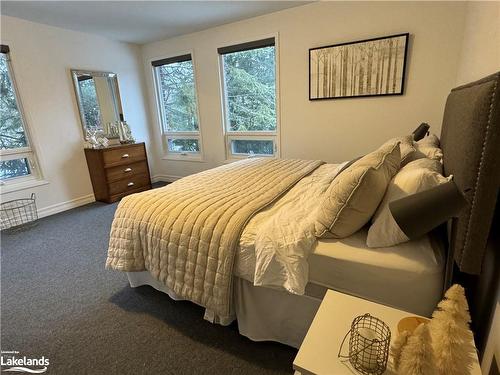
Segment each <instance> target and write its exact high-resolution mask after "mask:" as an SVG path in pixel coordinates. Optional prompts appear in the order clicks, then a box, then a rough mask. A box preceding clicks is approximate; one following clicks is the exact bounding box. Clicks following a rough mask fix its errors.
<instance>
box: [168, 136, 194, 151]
mask: <svg viewBox="0 0 500 375" xmlns="http://www.w3.org/2000/svg"><path fill="white" fill-rule="evenodd" d="M168 149H169V151H173V152H200V146H199V144H198V140H197V139H182V138H176V139H169V140H168Z"/></svg>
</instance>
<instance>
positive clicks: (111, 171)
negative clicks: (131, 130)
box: [85, 143, 151, 203]
mask: <svg viewBox="0 0 500 375" xmlns="http://www.w3.org/2000/svg"><path fill="white" fill-rule="evenodd" d="M85 157H86V159H87V165H88V167H89V172H90V179H91V180H92V187H93V188H94V195H95V199H96V200H98V201H101V202H107V203H111V202H116V201H117V200H120V199H121V198H123V197H124V196H126V195H129V194H133V193H138V192H140V191H144V190H149V189H151V178H150V176H149V167H148V158H147V155H146V146H145V144H144V143H133V144H127V145H118V146H110V147H106V148H99V149H90V148H86V149H85Z"/></svg>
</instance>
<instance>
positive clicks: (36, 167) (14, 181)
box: [0, 44, 48, 194]
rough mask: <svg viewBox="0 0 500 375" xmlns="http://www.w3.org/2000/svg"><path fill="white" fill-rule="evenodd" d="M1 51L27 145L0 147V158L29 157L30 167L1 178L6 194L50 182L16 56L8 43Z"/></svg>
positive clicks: (0, 190) (2, 189)
mask: <svg viewBox="0 0 500 375" xmlns="http://www.w3.org/2000/svg"><path fill="white" fill-rule="evenodd" d="M1 53H2V54H5V55H6V57H7V58H6V61H7V72H8V75H9V79H10V82H11V84H12V89H13V91H14V96H15V99H16V104H17V108H18V111H19V116H20V118H21V123H22V127H23V131H24V135H25V137H26V146H25V147H18V148H12V149H5V150H1V149H0V160H1V161H9V160H17V159H27V161H28V167H29V169H30V173H29V174H28V175H26V176H17V177H10V178H7V179H5V180H0V192H1V193H2V194H4V193H10V192H14V191H17V190H22V189H27V188H31V187H34V186H38V185H44V184H47V183H48V182H47V181H44V180H43V174H42V171H41V168H40V163H39V161H38V157H37V151H36V150H37V147H36V146H35V145H34V141H33V133H32V131H31V127H30V121H29V120H28V114H27V112H26V110H25V107H24V105H23V99H22V98H21V94H20V92H19V91H20V90H19V85H18V83H17V80H16V73H15V69H14V66H13V65H14V64H13V60H14V58H13V54H12V50H11V49H10V47H9V45H8V44H2V45H1Z"/></svg>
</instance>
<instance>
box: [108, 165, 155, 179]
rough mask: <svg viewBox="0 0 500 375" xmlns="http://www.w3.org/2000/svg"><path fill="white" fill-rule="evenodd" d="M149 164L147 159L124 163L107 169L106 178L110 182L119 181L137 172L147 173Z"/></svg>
mask: <svg viewBox="0 0 500 375" xmlns="http://www.w3.org/2000/svg"><path fill="white" fill-rule="evenodd" d="M147 173H148V164H147V163H146V161H139V162H137V163H132V164H130V163H129V164H123V165H118V166H116V167H111V168H107V169H106V180H107V181H108V182H114V181H118V180H121V179H124V178H130V177H131V176H134V175H137V174H147Z"/></svg>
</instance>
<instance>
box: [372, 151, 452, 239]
mask: <svg viewBox="0 0 500 375" xmlns="http://www.w3.org/2000/svg"><path fill="white" fill-rule="evenodd" d="M442 169H443V166H442V164H441V162H439V161H438V160H432V159H428V158H421V159H417V160H415V161H412V162H410V163H408V164H407V165H405V166H404V167H403V168H401V170H400V171H399V172H398V173H397V174H396V175H395V176H394V178H393V179H392V180H391V182H389V186H388V187H387V191H386V193H385V195H384V198H383V199H382V202H381V203H380V206H379V207H378V209H377V211H376V212H375V215H374V216H373V218H372V223H373V224H372V225H371V226H370V229H369V230H368V236H367V238H366V245H367V246H368V247H388V246H394V245H397V244H400V243H403V242H406V241H408V240H409V238H408V237H407V236H406V234H404V232H403V231H402V230H401V229H400V228H399V226H398V224H397V223H396V221H395V220H394V218H393V217H392V214H391V211H390V210H389V203H390V202H392V201H395V200H398V199H400V198H404V197H406V196H408V195H411V194H415V193H418V192H421V191H424V190H428V189H430V188H432V187H435V186H438V185H441V184H444V183H445V182H447V181H449V180H450V178H446V177H443V175H442V174H441V173H442Z"/></svg>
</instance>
